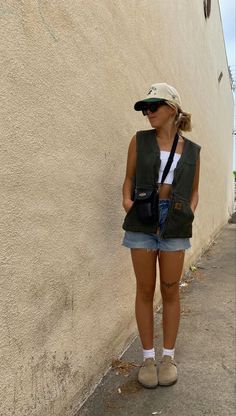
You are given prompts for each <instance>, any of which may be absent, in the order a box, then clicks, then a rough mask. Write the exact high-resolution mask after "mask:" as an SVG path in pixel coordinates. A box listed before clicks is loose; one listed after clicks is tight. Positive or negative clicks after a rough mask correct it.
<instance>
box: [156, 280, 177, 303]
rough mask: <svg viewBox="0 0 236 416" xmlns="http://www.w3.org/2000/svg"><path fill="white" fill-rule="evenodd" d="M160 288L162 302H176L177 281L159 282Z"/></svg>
mask: <svg viewBox="0 0 236 416" xmlns="http://www.w3.org/2000/svg"><path fill="white" fill-rule="evenodd" d="M160 290H161V296H162V300H163V301H164V302H176V301H178V300H179V281H178V280H177V281H175V282H171V283H168V282H165V281H162V282H161V283H160Z"/></svg>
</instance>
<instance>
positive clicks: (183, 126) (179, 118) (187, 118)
mask: <svg viewBox="0 0 236 416" xmlns="http://www.w3.org/2000/svg"><path fill="white" fill-rule="evenodd" d="M167 103H168V105H169V106H170V107H172V108H175V109H176V117H175V121H174V123H175V125H176V127H177V129H178V130H181V131H191V130H192V122H191V117H192V114H191V113H186V112H185V111H183V110H182V108H180V107H179V106H177V105H175V104H173V103H171V102H169V101H167Z"/></svg>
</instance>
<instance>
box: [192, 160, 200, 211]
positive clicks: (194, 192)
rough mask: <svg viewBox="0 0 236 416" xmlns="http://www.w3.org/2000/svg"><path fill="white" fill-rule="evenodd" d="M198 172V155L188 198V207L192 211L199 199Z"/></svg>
mask: <svg viewBox="0 0 236 416" xmlns="http://www.w3.org/2000/svg"><path fill="white" fill-rule="evenodd" d="M199 172H200V155H199V157H198V160H197V164H196V171H195V176H194V179H193V187H192V194H191V198H190V207H191V209H192V211H193V212H194V211H195V209H196V207H197V204H198V199H199V194H198V185H199Z"/></svg>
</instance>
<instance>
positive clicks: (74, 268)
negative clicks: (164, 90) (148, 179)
mask: <svg viewBox="0 0 236 416" xmlns="http://www.w3.org/2000/svg"><path fill="white" fill-rule="evenodd" d="M0 37H1V43H0V54H1V61H0V65H1V77H0V103H1V104H0V115H1V155H0V156H1V163H0V166H1V216H0V218H1V219H0V221H1V232H0V239H1V280H0V282H1V292H0V296H1V303H0V316H1V318H0V325H1V326H0V329H1V337H0V349H1V356H0V364H1V367H0V368H1V371H0V374H1V375H0V386H1V388H0V415H1V416H12V415H17V416H23V415H24V416H34V415H37V416H46V415H47V416H51V415H59V416H69V415H72V414H73V412H74V411H75V410H76V409H77V408H78V407H79V406H80V404H81V403H82V401H83V400H84V399H85V398H86V396H87V395H88V394H89V392H90V391H91V390H92V389H93V388H94V386H95V385H96V383H97V382H98V381H99V380H100V378H101V377H102V375H103V374H104V372H105V371H106V369H107V368H108V367H109V365H110V363H111V359H112V358H113V357H117V356H118V355H119V354H120V353H121V352H122V351H123V348H124V347H125V346H126V345H127V343H128V342H129V341H130V339H132V337H133V336H134V335H135V334H136V331H137V328H136V322H135V317H134V300H135V278H134V274H133V270H132V265H131V259H130V253H129V250H128V249H126V248H124V247H122V246H121V240H122V236H123V230H122V228H121V225H122V222H123V218H124V215H125V211H124V209H123V207H122V184H123V180H124V175H125V167H126V157H127V150H128V145H129V142H130V139H131V137H132V136H133V134H134V133H135V131H137V130H140V129H146V128H150V125H148V123H147V122H145V119H144V118H143V117H142V116H141V115H140V113H137V112H135V111H133V104H134V102H135V101H136V100H138V99H139V98H142V97H143V94H145V95H146V92H147V90H148V88H149V85H150V84H151V83H153V82H167V83H170V84H172V85H174V86H175V87H176V88H177V90H178V91H179V92H180V95H181V98H182V103H183V109H184V110H186V111H189V112H191V113H192V119H193V130H192V132H191V133H186V134H185V135H186V136H187V137H189V138H190V139H192V140H193V141H196V142H197V143H199V144H200V145H201V146H202V150H201V178H200V200H199V206H198V208H197V211H196V218H195V221H194V236H193V239H192V240H191V241H192V248H191V249H190V250H189V251H188V252H187V253H186V265H187V264H188V262H190V261H191V259H194V258H195V257H196V255H198V254H199V253H201V250H202V249H203V247H205V246H206V244H208V242H209V241H210V239H211V238H212V236H214V234H215V233H216V232H217V231H218V230H219V229H220V228H221V227H222V225H224V224H225V222H227V220H228V217H229V215H230V214H231V213H232V210H233V187H232V185H233V177H232V129H233V96H232V91H231V88H230V81H229V76H228V69H227V60H226V53H225V46H224V39H223V33H222V27H221V20H220V15H219V6H218V2H217V1H216V0H215V1H212V10H211V15H210V18H209V19H207V20H205V17H204V12H203V5H202V2H201V1H197V0H194V1H191V2H189V1H188V0H180V1H177V2H176V1H171V2H169V1H156V0H142V1H141V0H130V1H128V2H127V1H124V0H114V1H112V0H100V1H99V2H95V1H92V0H87V1H82V0H81V1H74V0H67V1H63V0H51V1H46V0H38V1H36V0H35V1H33V0H21V1H16V0H9V1H4V0H3V1H1V3H0ZM221 71H222V73H223V77H222V79H221V81H220V82H218V76H219V74H220V72H221ZM159 300H160V293H159V288H158V285H157V291H156V297H155V302H156V303H157V302H158V301H159Z"/></svg>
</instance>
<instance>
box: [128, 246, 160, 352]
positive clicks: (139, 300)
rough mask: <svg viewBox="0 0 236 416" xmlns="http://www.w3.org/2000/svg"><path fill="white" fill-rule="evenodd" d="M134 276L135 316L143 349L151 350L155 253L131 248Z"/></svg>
mask: <svg viewBox="0 0 236 416" xmlns="http://www.w3.org/2000/svg"><path fill="white" fill-rule="evenodd" d="M130 250H131V258H132V262H133V268H134V272H135V276H136V299H135V314H136V320H137V325H138V330H139V335H140V338H141V342H142V346H143V348H144V349H151V348H153V332H154V331H153V321H154V319H153V297H154V292H155V287H156V259H157V251H155V250H149V249H148V250H147V249H141V248H132V249H130Z"/></svg>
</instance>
